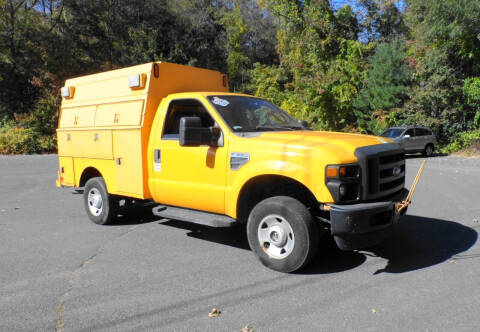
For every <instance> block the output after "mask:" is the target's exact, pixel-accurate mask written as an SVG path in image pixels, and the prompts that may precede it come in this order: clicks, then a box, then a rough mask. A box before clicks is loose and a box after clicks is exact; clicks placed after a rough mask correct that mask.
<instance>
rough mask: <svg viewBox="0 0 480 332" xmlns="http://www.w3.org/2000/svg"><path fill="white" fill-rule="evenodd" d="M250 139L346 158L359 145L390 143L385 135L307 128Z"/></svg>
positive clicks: (279, 146) (290, 149)
mask: <svg viewBox="0 0 480 332" xmlns="http://www.w3.org/2000/svg"><path fill="white" fill-rule="evenodd" d="M251 139H253V140H254V141H256V142H258V144H265V145H267V146H269V147H270V148H273V149H275V148H283V150H284V151H285V148H287V150H288V151H297V153H298V152H300V151H302V150H310V149H313V150H317V151H323V152H325V153H333V154H335V155H342V156H344V157H347V156H348V157H347V159H356V158H355V156H354V152H355V150H356V149H357V148H359V147H363V146H369V145H377V144H385V143H392V141H391V140H390V139H388V138H385V137H378V136H371V135H362V134H350V133H339V132H329V131H309V130H303V131H281V132H263V133H261V134H260V135H259V136H256V137H253V138H251ZM339 150H341V151H339ZM342 159H344V158H342ZM342 161H345V160H342Z"/></svg>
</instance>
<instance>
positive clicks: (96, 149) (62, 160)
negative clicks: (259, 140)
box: [57, 62, 228, 199]
mask: <svg viewBox="0 0 480 332" xmlns="http://www.w3.org/2000/svg"><path fill="white" fill-rule="evenodd" d="M155 66H158V67H157V68H158V77H155ZM132 75H141V77H142V80H144V82H143V83H144V87H143V88H130V87H129V77H130V76H132ZM223 83H224V76H223V75H222V74H221V73H219V72H216V71H211V70H206V69H200V68H193V67H188V66H181V65H176V64H171V63H166V62H157V63H147V64H143V65H138V66H133V67H128V68H124V69H118V70H112V71H108V72H104V73H99V74H94V75H88V76H83V77H79V78H73V79H69V80H67V81H66V82H65V86H66V87H74V90H73V91H74V94H73V97H72V98H63V101H62V106H61V109H60V118H59V125H58V129H57V138H58V155H59V166H60V171H61V170H62V168H63V171H64V173H61V172H60V174H59V177H60V178H59V181H58V184H59V185H63V186H75V187H79V186H81V183H80V180H81V176H82V174H83V172H84V170H85V169H87V168H94V169H96V170H97V171H98V172H99V173H100V174H101V175H102V176H103V178H104V179H105V183H106V184H107V189H108V191H109V193H110V194H116V195H123V196H128V197H134V198H141V199H148V198H151V197H152V195H151V193H150V189H149V187H148V172H147V165H146V160H147V155H146V153H147V147H148V140H149V137H150V129H151V127H152V121H153V118H154V116H155V113H156V112H157V109H158V106H159V104H160V102H161V100H162V99H163V98H164V97H165V96H167V95H169V94H171V93H177V92H186V91H205V90H210V91H228V86H224V84H223ZM72 167H73V168H72Z"/></svg>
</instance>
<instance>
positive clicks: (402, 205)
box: [395, 159, 427, 214]
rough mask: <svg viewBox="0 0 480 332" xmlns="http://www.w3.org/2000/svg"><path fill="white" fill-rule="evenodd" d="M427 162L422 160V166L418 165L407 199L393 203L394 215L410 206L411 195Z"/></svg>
mask: <svg viewBox="0 0 480 332" xmlns="http://www.w3.org/2000/svg"><path fill="white" fill-rule="evenodd" d="M426 162H427V160H426V159H424V160H423V162H422V164H421V165H420V168H419V170H418V172H417V176H415V180H413V184H412V188H411V189H410V192H409V193H408V196H407V198H406V199H405V200H404V201H402V202H398V203H395V213H396V214H401V213H402V210H403V209H405V208H406V207H407V206H409V205H410V203H411V202H412V197H413V193H414V192H415V188H416V187H417V183H418V181H419V180H420V176H421V175H422V172H423V169H424V168H425V163H426Z"/></svg>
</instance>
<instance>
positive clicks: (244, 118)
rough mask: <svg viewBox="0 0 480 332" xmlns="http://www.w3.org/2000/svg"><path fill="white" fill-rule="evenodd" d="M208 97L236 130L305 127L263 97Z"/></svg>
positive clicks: (297, 128)
mask: <svg viewBox="0 0 480 332" xmlns="http://www.w3.org/2000/svg"><path fill="white" fill-rule="evenodd" d="M207 98H208V100H209V101H210V103H211V104H212V105H213V107H215V109H216V110H217V112H218V113H220V115H221V116H222V118H223V119H224V120H225V122H227V124H228V125H229V126H230V128H232V130H233V131H235V132H251V131H280V130H302V129H303V127H302V126H301V125H300V124H299V123H298V122H297V121H295V120H294V119H293V118H292V117H291V116H290V115H288V114H287V113H286V112H285V111H283V110H281V109H280V108H278V107H277V106H275V105H273V104H272V103H270V102H268V101H266V100H263V99H259V98H254V97H246V96H231V95H220V96H208V97H207Z"/></svg>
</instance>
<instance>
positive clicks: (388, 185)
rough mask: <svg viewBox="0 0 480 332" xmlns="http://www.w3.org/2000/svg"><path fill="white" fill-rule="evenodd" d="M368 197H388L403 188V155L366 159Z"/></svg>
mask: <svg viewBox="0 0 480 332" xmlns="http://www.w3.org/2000/svg"><path fill="white" fill-rule="evenodd" d="M367 165H368V197H367V199H372V198H375V197H381V196H386V195H389V194H391V193H393V192H395V191H397V190H400V189H402V188H403V185H404V183H405V155H404V154H403V153H396V154H392V155H381V156H370V157H369V158H368V163H367Z"/></svg>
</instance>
